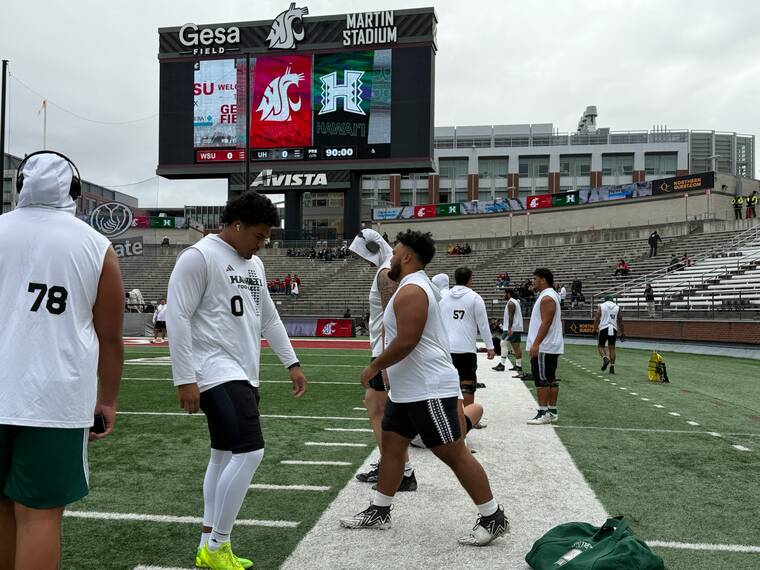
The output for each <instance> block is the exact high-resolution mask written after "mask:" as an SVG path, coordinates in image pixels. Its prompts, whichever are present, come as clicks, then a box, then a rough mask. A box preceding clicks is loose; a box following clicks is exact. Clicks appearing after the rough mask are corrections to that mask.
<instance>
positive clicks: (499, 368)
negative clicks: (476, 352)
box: [491, 362, 506, 372]
mask: <svg viewBox="0 0 760 570" xmlns="http://www.w3.org/2000/svg"><path fill="white" fill-rule="evenodd" d="M491 370H496V372H504V370H506V369H505V368H504V365H503V364H502V363H501V362H500V363H499V364H497V365H496V366H494V367H493V368H491Z"/></svg>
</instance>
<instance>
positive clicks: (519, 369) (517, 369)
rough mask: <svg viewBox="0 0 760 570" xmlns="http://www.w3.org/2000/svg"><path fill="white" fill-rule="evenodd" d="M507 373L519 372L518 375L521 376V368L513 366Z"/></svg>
mask: <svg viewBox="0 0 760 570" xmlns="http://www.w3.org/2000/svg"><path fill="white" fill-rule="evenodd" d="M509 371H510V372H519V373H520V374H522V366H513V367H512V368H510V369H509Z"/></svg>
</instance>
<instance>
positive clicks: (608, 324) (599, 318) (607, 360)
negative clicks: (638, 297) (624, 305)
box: [594, 293, 624, 374]
mask: <svg viewBox="0 0 760 570" xmlns="http://www.w3.org/2000/svg"><path fill="white" fill-rule="evenodd" d="M623 327H624V325H623V312H622V311H621V310H620V306H619V305H618V304H616V303H615V301H614V300H613V296H612V294H610V293H607V294H606V295H605V296H604V303H602V304H600V305H599V306H598V307H597V308H596V314H595V315H594V333H595V334H596V333H599V343H598V349H599V356H600V357H601V359H602V371H604V370H606V369H607V366H609V367H610V374H614V373H615V357H616V356H617V354H616V350H615V344H616V340H617V339H618V338H620V341H621V342H622V341H623V335H624V332H623ZM607 344H609V345H610V354H609V357H608V356H607V350H606V345H607Z"/></svg>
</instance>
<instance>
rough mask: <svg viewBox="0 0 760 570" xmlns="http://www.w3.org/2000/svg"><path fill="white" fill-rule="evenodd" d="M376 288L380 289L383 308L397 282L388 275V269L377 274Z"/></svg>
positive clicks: (394, 289)
mask: <svg viewBox="0 0 760 570" xmlns="http://www.w3.org/2000/svg"><path fill="white" fill-rule="evenodd" d="M377 288H378V289H379V290H380V299H381V302H382V304H383V309H385V307H387V306H388V301H390V300H391V297H393V294H394V293H395V292H396V289H398V283H396V282H395V281H393V280H392V279H391V278H390V277H388V270H387V269H385V270H383V271H381V272H380V273H379V274H378V276H377Z"/></svg>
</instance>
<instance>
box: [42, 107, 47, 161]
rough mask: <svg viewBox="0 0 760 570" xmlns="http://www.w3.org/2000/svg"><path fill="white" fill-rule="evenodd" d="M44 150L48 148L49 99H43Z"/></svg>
mask: <svg viewBox="0 0 760 570" xmlns="http://www.w3.org/2000/svg"><path fill="white" fill-rule="evenodd" d="M42 150H47V99H43V100H42Z"/></svg>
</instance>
